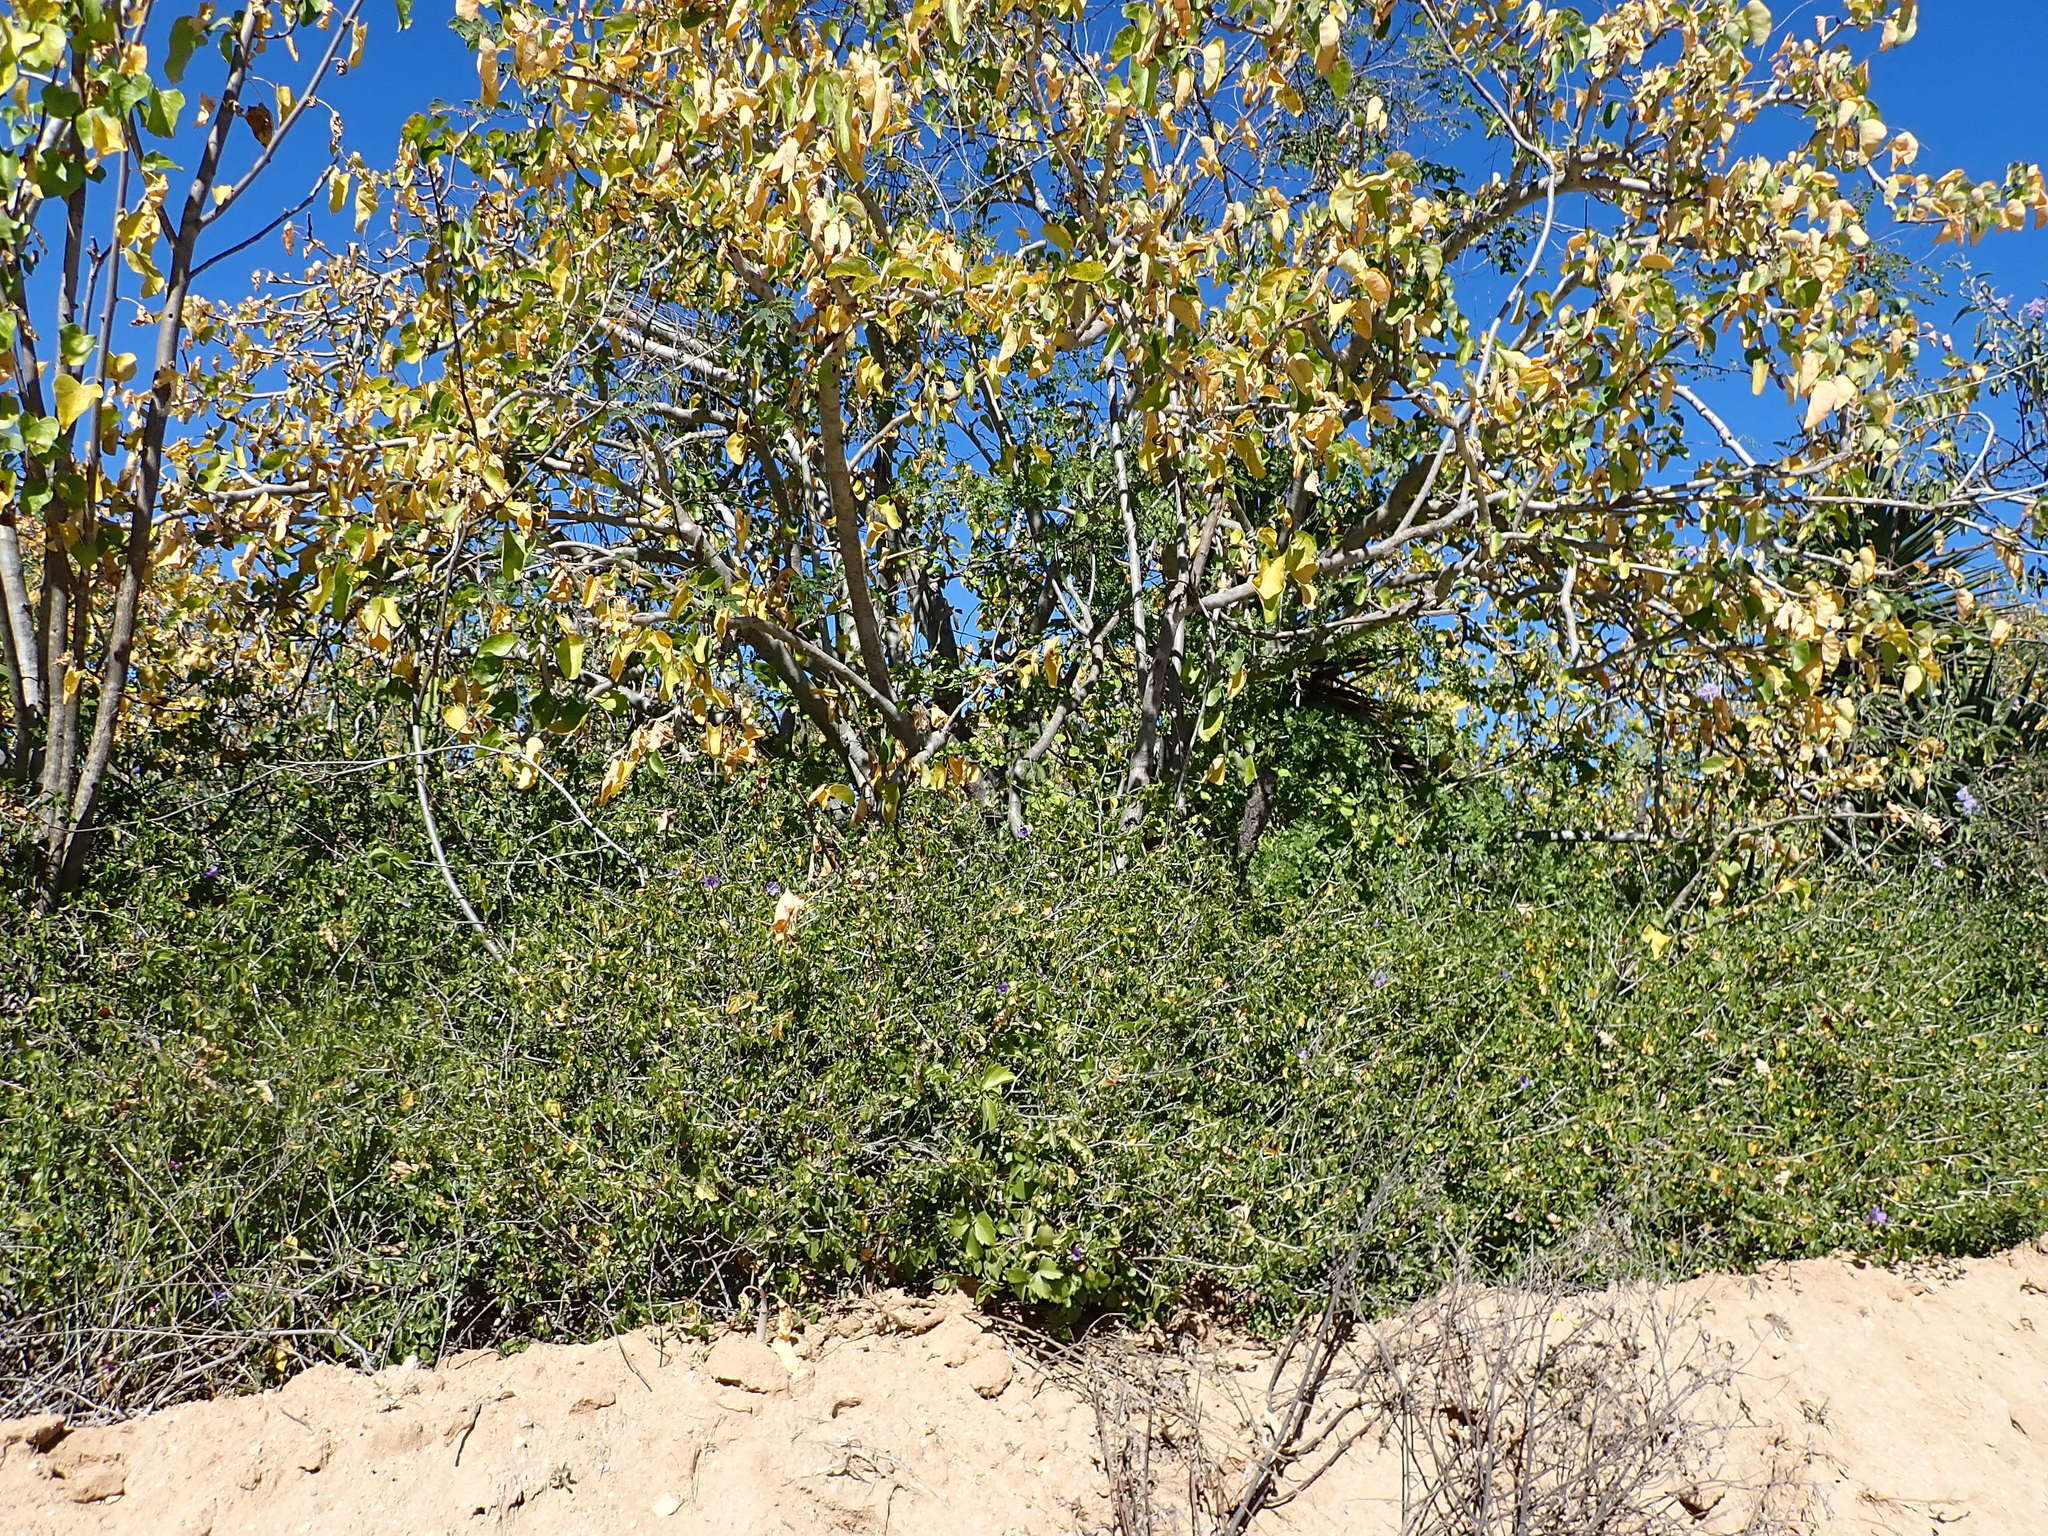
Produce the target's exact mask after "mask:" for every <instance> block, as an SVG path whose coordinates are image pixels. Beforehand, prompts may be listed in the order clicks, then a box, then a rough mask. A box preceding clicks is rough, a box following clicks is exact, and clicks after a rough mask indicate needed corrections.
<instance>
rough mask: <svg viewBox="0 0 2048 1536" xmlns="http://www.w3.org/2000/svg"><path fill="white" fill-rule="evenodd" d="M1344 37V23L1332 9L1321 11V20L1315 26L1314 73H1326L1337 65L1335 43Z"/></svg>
mask: <svg viewBox="0 0 2048 1536" xmlns="http://www.w3.org/2000/svg"><path fill="white" fill-rule="evenodd" d="M1343 38H1344V23H1343V22H1341V21H1339V20H1338V19H1337V13H1336V12H1335V11H1334V10H1330V11H1325V12H1323V19H1322V22H1321V23H1320V24H1319V25H1318V26H1317V28H1316V73H1317V74H1319V75H1327V74H1328V73H1329V72H1330V71H1331V70H1332V69H1334V68H1336V67H1337V45H1338V44H1339V43H1340V42H1342V41H1343Z"/></svg>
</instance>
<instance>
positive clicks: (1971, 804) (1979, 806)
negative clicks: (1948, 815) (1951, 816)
mask: <svg viewBox="0 0 2048 1536" xmlns="http://www.w3.org/2000/svg"><path fill="white" fill-rule="evenodd" d="M1956 809H1957V810H1959V811H1961V812H1962V813H1963V814H1964V815H1965V816H1974V815H1976V814H1977V813H1978V812H1979V811H1981V810H1983V809H1984V802H1983V801H1982V800H1979V799H1978V798H1977V797H1976V796H1975V795H1973V794H1971V793H1970V786H1969V785H1967V784H1965V785H1964V786H1963V787H1962V788H1961V789H1959V790H1957V791H1956Z"/></svg>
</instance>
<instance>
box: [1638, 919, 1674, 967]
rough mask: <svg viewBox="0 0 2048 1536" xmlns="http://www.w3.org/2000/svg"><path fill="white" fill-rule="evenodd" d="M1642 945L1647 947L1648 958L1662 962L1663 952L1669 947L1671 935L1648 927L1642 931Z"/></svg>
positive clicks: (1659, 929)
mask: <svg viewBox="0 0 2048 1536" xmlns="http://www.w3.org/2000/svg"><path fill="white" fill-rule="evenodd" d="M1643 943H1644V944H1645V945H1647V946H1648V947H1649V951H1650V958H1651V959H1653V960H1662V959H1663V958H1664V951H1665V950H1667V949H1669V948H1670V947H1671V935H1670V934H1668V933H1666V932H1665V931H1664V930H1663V929H1661V928H1657V927H1654V926H1653V927H1649V928H1645V929H1644V930H1643Z"/></svg>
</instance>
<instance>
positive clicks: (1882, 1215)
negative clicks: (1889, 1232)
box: [1868, 1205, 1892, 1227]
mask: <svg viewBox="0 0 2048 1536" xmlns="http://www.w3.org/2000/svg"><path fill="white" fill-rule="evenodd" d="M1868 1219H1869V1221H1870V1224H1871V1225H1872V1226H1873V1227H1888V1226H1890V1225H1891V1224H1892V1219H1891V1216H1890V1215H1889V1214H1888V1213H1887V1212H1886V1211H1885V1208H1884V1207H1883V1206H1881V1205H1873V1206H1872V1207H1871V1208H1870V1210H1869V1212H1868Z"/></svg>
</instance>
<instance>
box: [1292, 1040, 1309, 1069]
mask: <svg viewBox="0 0 2048 1536" xmlns="http://www.w3.org/2000/svg"><path fill="white" fill-rule="evenodd" d="M1294 1059H1295V1060H1296V1061H1299V1062H1302V1063H1303V1064H1306V1063H1307V1061H1308V1047H1307V1046H1305V1045H1304V1046H1303V1047H1302V1048H1301V1049H1300V1050H1298V1051H1296V1052H1295V1053H1294Z"/></svg>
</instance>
